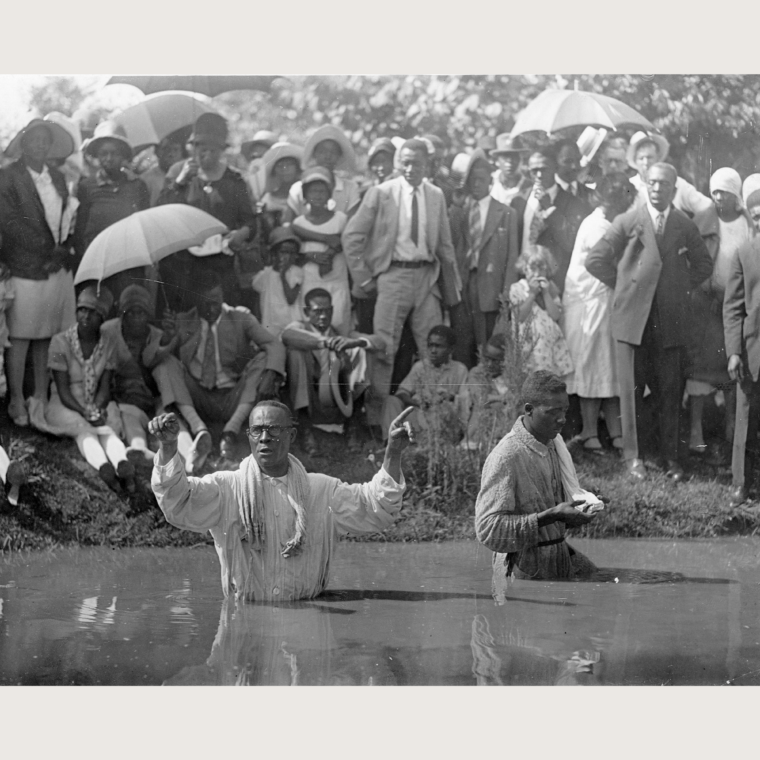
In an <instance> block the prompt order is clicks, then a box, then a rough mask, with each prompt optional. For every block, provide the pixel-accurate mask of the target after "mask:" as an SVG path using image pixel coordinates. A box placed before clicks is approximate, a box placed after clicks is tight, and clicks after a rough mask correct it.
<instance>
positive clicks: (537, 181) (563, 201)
mask: <svg viewBox="0 0 760 760" xmlns="http://www.w3.org/2000/svg"><path fill="white" fill-rule="evenodd" d="M528 172H529V173H530V176H531V179H532V180H533V183H534V184H533V190H531V193H530V195H529V196H528V198H527V200H526V199H523V198H522V197H521V196H517V197H516V198H514V199H513V201H512V208H514V209H516V210H517V212H518V213H519V214H520V215H521V218H522V225H521V227H522V241H521V246H520V250H521V252H522V253H526V252H527V251H528V250H530V248H531V247H542V248H545V249H547V250H548V251H549V252H550V253H551V255H552V256H553V258H554V264H555V265H556V268H555V270H554V274H553V275H552V280H554V282H555V283H556V285H557V287H558V288H559V290H560V293H561V292H562V291H563V290H564V288H565V275H566V274H567V269H568V267H569V266H570V258H571V257H572V254H573V248H574V247H575V238H576V235H577V234H578V229H579V228H580V226H581V222H582V221H583V220H584V219H585V218H586V217H587V216H588V215H589V214H590V213H591V206H590V205H589V204H587V203H586V202H584V201H582V200H580V199H579V198H576V197H575V196H574V195H573V194H572V193H569V192H567V191H565V190H563V189H562V188H561V187H560V186H559V185H558V184H557V179H556V175H557V161H556V158H555V156H554V153H553V152H552V151H550V150H549V149H548V148H544V149H542V150H537V151H534V152H533V153H532V154H531V156H530V158H529V159H528Z"/></svg>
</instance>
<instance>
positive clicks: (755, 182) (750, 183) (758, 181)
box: [742, 174, 760, 206]
mask: <svg viewBox="0 0 760 760" xmlns="http://www.w3.org/2000/svg"><path fill="white" fill-rule="evenodd" d="M756 190H760V174H750V175H749V177H747V179H745V180H744V183H743V184H742V201H743V202H744V205H745V206H747V201H748V200H749V196H750V195H752V193H754V192H755V191H756Z"/></svg>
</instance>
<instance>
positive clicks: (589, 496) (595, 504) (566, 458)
mask: <svg viewBox="0 0 760 760" xmlns="http://www.w3.org/2000/svg"><path fill="white" fill-rule="evenodd" d="M554 450H555V451H556V452H557V459H559V473H560V479H561V480H562V487H563V488H564V489H565V493H566V494H570V496H571V498H572V500H573V501H582V502H583V504H581V505H579V506H578V507H576V509H580V511H581V512H585V513H586V514H589V515H591V514H594V512H600V511H601V510H603V509H604V502H603V501H602V500H601V499H600V498H599V497H598V496H597V495H596V494H593V493H591V491H586V490H585V489H584V488H581V485H580V483H579V482H578V473H576V471H575V465H574V464H573V458H572V457H571V456H570V452H569V451H568V450H567V446H566V445H565V441H564V440H563V439H562V436H561V435H558V436H557V437H556V438H555V439H554Z"/></svg>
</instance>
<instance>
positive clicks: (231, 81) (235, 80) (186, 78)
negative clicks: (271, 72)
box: [107, 74, 279, 98]
mask: <svg viewBox="0 0 760 760" xmlns="http://www.w3.org/2000/svg"><path fill="white" fill-rule="evenodd" d="M275 79H279V77H277V76H273V77H272V76H200V75H199V76H192V75H177V74H174V75H169V76H113V77H111V78H110V79H109V80H108V82H107V84H131V85H134V86H135V87H137V88H138V89H140V90H142V91H143V92H144V93H145V94H146V95H150V94H151V93H154V92H166V90H188V91H190V92H199V93H201V94H202V95H208V96H209V97H210V98H213V97H215V96H216V95H221V94H222V93H223V92H230V91H232V90H263V91H264V92H269V90H270V89H271V88H272V82H273V81H274V80H275Z"/></svg>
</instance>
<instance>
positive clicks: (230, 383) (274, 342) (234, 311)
mask: <svg viewBox="0 0 760 760" xmlns="http://www.w3.org/2000/svg"><path fill="white" fill-rule="evenodd" d="M195 287H196V290H197V300H196V306H195V307H194V308H193V309H191V310H190V311H189V312H186V313H184V314H178V315H177V317H176V330H177V332H178V334H179V338H178V348H177V353H178V355H179V358H180V361H181V362H182V364H183V365H184V369H185V383H186V384H187V388H188V390H189V391H190V396H191V398H192V400H193V405H194V406H195V408H196V410H197V411H198V414H199V415H200V416H201V418H202V419H203V420H204V421H205V422H206V423H211V422H219V423H223V424H224V430H223V433H222V438H221V443H220V452H221V454H222V456H224V457H225V458H226V459H229V460H233V461H234V460H236V459H237V446H238V433H239V432H240V428H241V427H242V426H243V424H244V423H245V421H246V420H247V419H248V415H249V414H250V412H251V409H252V408H253V405H254V404H255V403H256V402H257V401H258V400H261V399H262V398H274V397H276V396H277V394H278V392H279V387H280V385H281V383H282V381H283V379H284V377H285V348H284V346H283V345H282V343H281V342H280V340H279V339H278V338H275V337H274V336H273V335H272V334H271V333H270V332H268V331H267V330H265V329H264V328H263V327H262V326H261V324H260V323H259V321H258V319H256V317H254V316H253V314H251V312H250V311H248V309H245V308H243V307H237V308H235V307H232V306H229V305H228V304H226V303H225V302H224V293H223V291H222V284H221V279H220V278H219V275H217V274H216V273H215V272H213V271H212V272H208V273H207V274H206V275H205V278H204V279H203V280H202V281H201V282H198V283H196V286H195ZM169 321H170V320H167V324H166V327H165V329H166V328H167V327H169V324H168V322H169Z"/></svg>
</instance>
